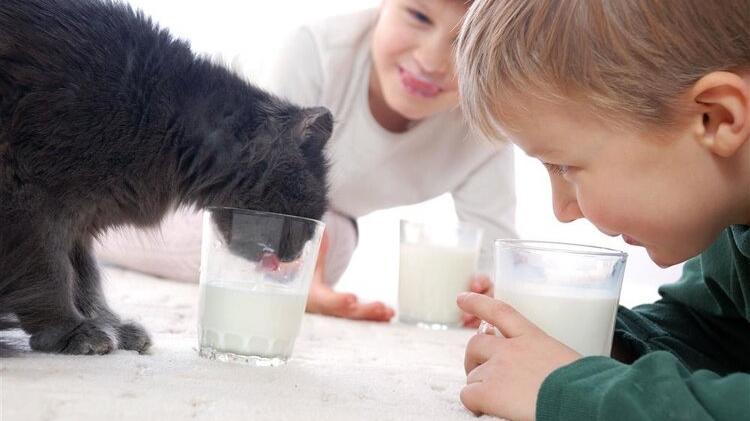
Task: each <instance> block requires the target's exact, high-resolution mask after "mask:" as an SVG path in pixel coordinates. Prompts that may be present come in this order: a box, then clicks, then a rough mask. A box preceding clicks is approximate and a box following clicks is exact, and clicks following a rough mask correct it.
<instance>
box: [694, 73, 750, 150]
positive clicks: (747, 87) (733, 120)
mask: <svg viewBox="0 0 750 421" xmlns="http://www.w3.org/2000/svg"><path fill="white" fill-rule="evenodd" d="M691 96H692V98H691V99H692V101H693V102H694V103H695V104H697V105H698V107H697V108H696V109H697V110H699V111H698V112H696V113H695V118H696V119H697V120H698V121H697V122H696V127H697V131H696V135H697V137H698V141H699V142H700V143H701V144H702V145H703V146H704V147H706V148H708V149H709V150H710V151H711V152H713V153H715V154H717V155H719V156H721V157H724V158H726V157H730V156H732V155H733V154H734V153H735V152H736V151H737V150H738V149H740V147H741V146H742V145H743V144H744V143H745V142H749V141H750V82H749V80H748V79H743V77H742V76H741V75H739V74H737V73H732V72H723V71H721V72H712V73H709V74H707V75H705V76H703V77H702V78H700V79H699V80H698V82H696V83H695V85H693V89H692V91H691Z"/></svg>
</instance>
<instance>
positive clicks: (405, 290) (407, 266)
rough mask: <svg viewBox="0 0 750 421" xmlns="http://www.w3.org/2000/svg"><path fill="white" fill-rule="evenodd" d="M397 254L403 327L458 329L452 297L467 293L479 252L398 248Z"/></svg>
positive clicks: (416, 246)
mask: <svg viewBox="0 0 750 421" xmlns="http://www.w3.org/2000/svg"><path fill="white" fill-rule="evenodd" d="M400 254H401V256H400V263H399V287H398V312H399V319H400V320H401V321H403V322H407V323H418V322H422V323H428V324H437V325H451V326H457V325H460V324H461V310H460V309H459V308H458V306H457V305H456V297H457V296H458V294H460V293H462V292H466V291H468V290H469V283H470V281H471V276H472V275H473V274H474V272H475V271H476V266H477V260H478V259H479V251H478V250H473V249H468V248H459V247H444V246H434V245H429V244H401V250H400Z"/></svg>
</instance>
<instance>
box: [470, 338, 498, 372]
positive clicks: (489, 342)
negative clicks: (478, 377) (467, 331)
mask: <svg viewBox="0 0 750 421" xmlns="http://www.w3.org/2000/svg"><path fill="white" fill-rule="evenodd" d="M503 340H504V338H499V337H497V336H491V335H483V334H477V335H474V336H472V338H471V339H469V343H468V344H466V354H465V355H464V370H465V371H466V374H469V373H470V372H471V371H472V370H474V369H475V368H476V367H477V366H479V365H481V364H484V363H485V362H487V360H489V359H490V357H492V355H493V354H494V353H495V352H500V346H501V344H502V341H503Z"/></svg>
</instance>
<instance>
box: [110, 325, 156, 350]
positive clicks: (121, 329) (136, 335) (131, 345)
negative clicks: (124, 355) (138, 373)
mask: <svg viewBox="0 0 750 421" xmlns="http://www.w3.org/2000/svg"><path fill="white" fill-rule="evenodd" d="M117 338H118V340H119V342H118V344H117V346H118V348H120V349H127V350H130V351H138V353H140V354H143V353H145V352H146V351H148V349H149V348H150V347H151V338H150V337H149V336H148V332H146V329H144V328H143V326H141V325H140V324H138V323H136V322H125V323H122V324H120V325H119V326H117Z"/></svg>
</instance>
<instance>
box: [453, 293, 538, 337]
mask: <svg viewBox="0 0 750 421" xmlns="http://www.w3.org/2000/svg"><path fill="white" fill-rule="evenodd" d="M456 302H457V303H458V306H459V307H460V308H461V309H462V310H463V311H465V312H467V313H470V314H473V315H475V316H477V317H479V318H480V319H482V320H486V321H487V322H490V323H492V324H493V325H495V327H496V328H497V329H498V330H499V331H500V333H502V335H503V336H505V337H506V338H513V337H516V336H519V335H521V334H523V333H524V332H527V331H529V330H531V329H535V328H536V327H535V326H534V325H533V324H532V323H531V322H529V321H528V320H526V318H525V317H523V316H522V315H521V314H520V313H519V312H517V311H516V310H515V309H514V308H513V307H511V306H510V305H508V304H506V303H504V302H502V301H500V300H496V299H494V298H490V297H487V296H485V295H481V294H476V293H464V294H461V295H459V296H458V299H457V300H456Z"/></svg>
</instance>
